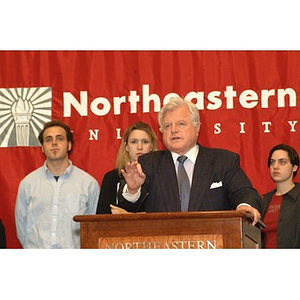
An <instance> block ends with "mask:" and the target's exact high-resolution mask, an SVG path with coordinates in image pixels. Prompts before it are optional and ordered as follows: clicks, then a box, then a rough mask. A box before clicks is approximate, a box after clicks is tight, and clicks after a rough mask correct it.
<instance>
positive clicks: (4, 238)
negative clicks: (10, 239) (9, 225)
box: [0, 220, 6, 248]
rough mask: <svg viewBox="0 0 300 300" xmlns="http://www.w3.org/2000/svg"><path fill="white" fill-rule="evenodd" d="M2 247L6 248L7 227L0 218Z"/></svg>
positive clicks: (0, 241)
mask: <svg viewBox="0 0 300 300" xmlns="http://www.w3.org/2000/svg"><path fill="white" fill-rule="evenodd" d="M0 248H6V235H5V227H4V225H3V223H2V221H1V220H0Z"/></svg>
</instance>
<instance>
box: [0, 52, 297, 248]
mask: <svg viewBox="0 0 300 300" xmlns="http://www.w3.org/2000/svg"><path fill="white" fill-rule="evenodd" d="M0 65H1V70H0V163H1V175H0V186H1V195H2V197H1V198H2V199H1V202H0V218H1V219H2V222H3V224H4V225H5V228H6V234H7V246H8V247H9V248H19V247H20V244H19V242H18V240H17V237H16V232H15V221H14V208H15V200H16V194H17V189H18V185H19V182H20V181H21V179H22V178H23V177H24V176H25V175H27V174H28V173H29V172H31V171H32V170H34V169H35V168H37V167H39V166H41V164H42V163H43V162H44V160H45V158H44V156H43V154H42V152H41V148H40V147H39V145H38V143H37V140H36V135H37V132H38V131H39V130H40V128H41V127H42V126H43V124H44V122H46V121H47V120H49V119H51V118H52V119H60V120H62V121H64V122H66V123H67V124H68V125H69V126H70V127H71V129H72V130H73V131H74V139H75V143H74V147H73V152H72V154H71V156H70V158H71V160H72V161H73V163H74V164H75V165H77V166H78V167H80V168H82V169H84V170H86V171H87V172H89V173H90V174H91V175H93V176H94V177H95V178H96V179H97V180H98V181H99V184H100V185H101V181H102V178H103V175H104V174H105V172H107V171H109V170H111V169H112V168H113V167H114V162H115V156H116V153H117V149H118V147H119V145H120V138H121V136H122V133H123V131H124V130H125V128H126V127H127V126H129V125H131V124H132V123H134V122H136V121H138V120H141V121H144V122H147V123H149V124H150V125H152V126H153V128H154V130H155V131H156V133H157V135H158V136H159V137H160V133H159V130H158V123H157V112H158V111H159V109H160V108H161V106H162V105H163V104H164V103H165V102H167V101H168V99H169V98H170V97H172V96H173V95H179V96H181V97H183V98H185V99H187V100H190V101H193V102H194V103H195V104H196V105H197V107H198V109H199V111H200V117H201V131H200V138H199V142H200V143H201V144H203V145H205V146H209V147H220V148H225V149H228V150H231V151H234V152H237V153H239V154H240V156H241V164H242V167H243V168H244V170H245V171H246V173H247V175H248V176H249V177H250V179H251V181H252V183H253V185H254V187H255V188H256V189H257V190H258V191H259V193H261V194H262V193H265V192H267V191H268V190H270V189H271V188H273V187H274V185H273V182H272V181H271V179H270V176H269V170H268V167H267V157H268V152H269V150H270V148H271V147H273V146H274V145H276V144H279V143H288V144H290V145H292V146H293V147H295V149H296V150H298V151H299V150H300V149H299V130H300V128H299V124H298V120H299V115H300V114H299V104H298V98H299V97H298V94H300V80H299V74H300V52H298V51H0ZM160 148H163V145H162V143H161V140H160Z"/></svg>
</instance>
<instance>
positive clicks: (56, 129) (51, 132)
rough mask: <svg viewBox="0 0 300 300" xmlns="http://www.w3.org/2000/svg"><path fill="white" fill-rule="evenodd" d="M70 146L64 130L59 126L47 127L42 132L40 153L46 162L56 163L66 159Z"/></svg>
mask: <svg viewBox="0 0 300 300" xmlns="http://www.w3.org/2000/svg"><path fill="white" fill-rule="evenodd" d="M71 147H72V144H71V142H68V141H67V135H66V131H65V130H64V128H62V127H60V126H53V127H49V128H47V129H46V130H45V132H44V143H43V146H42V151H43V152H44V153H45V155H46V157H47V159H48V160H52V161H57V160H64V159H66V158H68V151H70V150H71Z"/></svg>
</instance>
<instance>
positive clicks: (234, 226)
mask: <svg viewBox="0 0 300 300" xmlns="http://www.w3.org/2000/svg"><path fill="white" fill-rule="evenodd" d="M73 220H74V221H75V222H80V238H81V248H82V249H96V248H98V249H242V248H245V249H259V248H260V247H261V229H262V228H264V224H263V223H262V222H259V223H257V224H256V225H255V226H253V225H252V224H251V223H252V219H251V217H250V214H249V213H247V212H245V211H204V212H169V213H135V214H118V215H110V214H109V215H77V216H74V218H73Z"/></svg>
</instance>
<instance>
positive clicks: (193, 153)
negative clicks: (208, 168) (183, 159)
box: [171, 144, 199, 164]
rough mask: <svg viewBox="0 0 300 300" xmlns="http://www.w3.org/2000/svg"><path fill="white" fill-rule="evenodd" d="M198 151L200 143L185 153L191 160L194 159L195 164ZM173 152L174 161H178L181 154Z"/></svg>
mask: <svg viewBox="0 0 300 300" xmlns="http://www.w3.org/2000/svg"><path fill="white" fill-rule="evenodd" d="M198 152H199V145H198V144H196V145H195V146H194V147H193V148H192V149H190V150H189V151H188V152H187V153H185V154H184V155H185V156H187V158H188V159H189V160H191V161H192V163H193V164H195V162H196V158H197V155H198ZM171 154H172V158H173V161H174V163H176V161H177V158H178V157H179V156H180V155H179V154H177V153H175V152H171Z"/></svg>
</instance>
